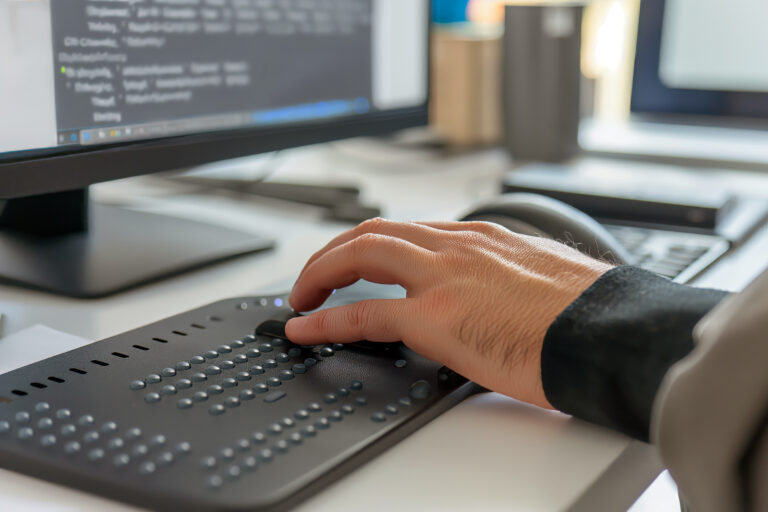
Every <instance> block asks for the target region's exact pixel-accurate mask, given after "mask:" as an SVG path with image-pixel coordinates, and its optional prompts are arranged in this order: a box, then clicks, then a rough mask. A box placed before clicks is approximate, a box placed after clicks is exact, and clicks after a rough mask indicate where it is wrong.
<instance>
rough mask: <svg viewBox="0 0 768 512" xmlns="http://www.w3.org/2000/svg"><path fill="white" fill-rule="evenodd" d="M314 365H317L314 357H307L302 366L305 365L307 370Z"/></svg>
mask: <svg viewBox="0 0 768 512" xmlns="http://www.w3.org/2000/svg"><path fill="white" fill-rule="evenodd" d="M316 364H317V359H315V358H314V357H308V358H306V359H305V360H304V365H305V366H306V367H307V368H312V367H313V366H315V365H316Z"/></svg>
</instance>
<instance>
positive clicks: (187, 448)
mask: <svg viewBox="0 0 768 512" xmlns="http://www.w3.org/2000/svg"><path fill="white" fill-rule="evenodd" d="M173 451H174V453H176V455H186V454H188V453H189V452H191V451H192V445H191V444H189V443H188V442H186V441H182V442H180V443H179V444H177V445H176V448H174V449H173Z"/></svg>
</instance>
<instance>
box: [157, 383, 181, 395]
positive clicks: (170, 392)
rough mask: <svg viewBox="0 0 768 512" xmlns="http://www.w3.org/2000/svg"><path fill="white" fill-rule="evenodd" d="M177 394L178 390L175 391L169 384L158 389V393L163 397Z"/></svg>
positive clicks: (174, 387)
mask: <svg viewBox="0 0 768 512" xmlns="http://www.w3.org/2000/svg"><path fill="white" fill-rule="evenodd" d="M178 392H179V390H177V389H176V386H173V385H171V384H166V385H165V386H163V387H162V388H161V389H160V393H162V394H163V395H165V396H170V395H175V394H176V393H178Z"/></svg>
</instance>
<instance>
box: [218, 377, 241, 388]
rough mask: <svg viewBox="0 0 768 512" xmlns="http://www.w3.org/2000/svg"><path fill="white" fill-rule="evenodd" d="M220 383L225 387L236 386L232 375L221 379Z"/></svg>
mask: <svg viewBox="0 0 768 512" xmlns="http://www.w3.org/2000/svg"><path fill="white" fill-rule="evenodd" d="M221 385H222V386H223V387H225V388H234V387H236V386H237V381H236V380H235V379H233V378H232V377H227V378H226V379H224V380H222V381H221Z"/></svg>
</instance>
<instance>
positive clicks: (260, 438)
mask: <svg viewBox="0 0 768 512" xmlns="http://www.w3.org/2000/svg"><path fill="white" fill-rule="evenodd" d="M266 440H267V435H266V434H265V433H264V432H254V433H253V434H251V441H253V442H254V443H256V444H263V443H264V442H266Z"/></svg>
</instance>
